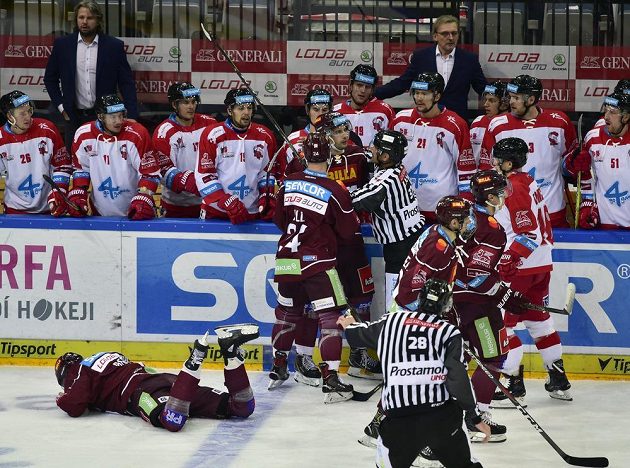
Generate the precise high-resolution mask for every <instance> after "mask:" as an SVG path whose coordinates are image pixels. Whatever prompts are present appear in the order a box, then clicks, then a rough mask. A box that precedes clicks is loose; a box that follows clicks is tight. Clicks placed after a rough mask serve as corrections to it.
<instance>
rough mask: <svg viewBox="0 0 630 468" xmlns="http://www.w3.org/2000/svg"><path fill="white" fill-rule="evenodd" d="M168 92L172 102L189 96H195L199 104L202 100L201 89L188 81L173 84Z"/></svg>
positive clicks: (169, 99)
mask: <svg viewBox="0 0 630 468" xmlns="http://www.w3.org/2000/svg"><path fill="white" fill-rule="evenodd" d="M166 94H167V96H168V102H170V103H173V102H176V101H179V100H180V99H189V98H194V99H195V101H196V102H197V104H199V103H200V102H201V91H200V90H199V88H195V87H194V86H193V85H192V84H191V83H188V82H187V81H183V82H181V83H173V84H171V85H170V86H169V87H168V91H167V93H166Z"/></svg>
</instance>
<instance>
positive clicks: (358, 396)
mask: <svg viewBox="0 0 630 468" xmlns="http://www.w3.org/2000/svg"><path fill="white" fill-rule="evenodd" d="M382 387H383V382H381V383H380V384H378V385H377V386H376V387H374V388H373V389H372V390H370V391H369V392H357V391H356V390H352V399H353V400H354V401H368V400H369V399H370V398H372V395H374V394H375V393H376V392H378V391H379V390H380V389H381V388H382Z"/></svg>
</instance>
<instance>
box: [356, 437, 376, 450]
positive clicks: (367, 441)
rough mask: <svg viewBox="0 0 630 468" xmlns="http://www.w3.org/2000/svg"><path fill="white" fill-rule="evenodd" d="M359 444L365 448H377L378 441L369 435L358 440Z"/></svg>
mask: <svg viewBox="0 0 630 468" xmlns="http://www.w3.org/2000/svg"><path fill="white" fill-rule="evenodd" d="M357 442H358V443H360V444H361V445H363V446H364V447H369V448H376V439H375V438H374V437H370V436H369V435H367V434H365V435H363V437H361V438H360V439H359V440H357Z"/></svg>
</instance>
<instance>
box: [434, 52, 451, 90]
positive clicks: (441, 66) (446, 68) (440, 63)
mask: <svg viewBox="0 0 630 468" xmlns="http://www.w3.org/2000/svg"><path fill="white" fill-rule="evenodd" d="M455 50H456V49H453V51H452V52H451V53H450V54H448V55H447V56H446V57H444V56H443V55H442V54H441V53H440V48H439V47H438V46H435V65H436V67H437V72H438V73H439V74H440V75H442V78H444V87H446V84H447V83H448V79H449V78H450V77H451V72H452V71H453V65H454V64H455Z"/></svg>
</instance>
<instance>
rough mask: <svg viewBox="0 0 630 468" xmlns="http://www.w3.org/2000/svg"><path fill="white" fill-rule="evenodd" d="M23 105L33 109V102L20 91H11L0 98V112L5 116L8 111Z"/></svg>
mask: <svg viewBox="0 0 630 468" xmlns="http://www.w3.org/2000/svg"><path fill="white" fill-rule="evenodd" d="M25 104H28V105H29V106H30V107H31V108H32V107H33V102H32V101H31V98H30V97H29V96H28V94H25V93H23V92H22V91H11V92H10V93H7V94H5V95H4V96H2V97H1V98H0V111H2V115H7V114H8V113H9V111H12V110H13V109H16V108H18V107H21V106H23V105H25Z"/></svg>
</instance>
